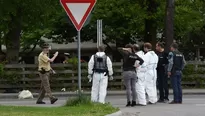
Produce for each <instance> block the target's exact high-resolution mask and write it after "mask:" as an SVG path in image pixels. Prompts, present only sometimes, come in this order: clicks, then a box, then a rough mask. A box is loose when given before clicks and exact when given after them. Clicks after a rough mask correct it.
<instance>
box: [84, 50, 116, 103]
mask: <svg viewBox="0 0 205 116" xmlns="http://www.w3.org/2000/svg"><path fill="white" fill-rule="evenodd" d="M104 51H105V48H104V47H103V46H99V47H98V52H97V53H96V54H95V55H92V57H91V59H90V61H89V63H88V74H89V75H88V79H89V80H90V81H91V80H92V91H91V101H93V102H99V103H103V104H104V103H105V97H106V95H107V86H108V77H109V79H110V80H113V76H112V75H113V69H112V62H111V60H110V58H109V57H108V56H107V55H106V54H105V52H104Z"/></svg>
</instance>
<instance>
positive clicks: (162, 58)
mask: <svg viewBox="0 0 205 116" xmlns="http://www.w3.org/2000/svg"><path fill="white" fill-rule="evenodd" d="M156 51H157V52H156V53H157V55H158V57H159V62H158V65H157V81H158V89H159V95H160V97H159V100H158V102H160V103H164V102H165V103H167V102H168V101H169V98H168V96H169V88H168V77H167V71H166V67H167V65H168V53H166V52H165V51H164V43H163V42H158V43H157V44H156Z"/></svg>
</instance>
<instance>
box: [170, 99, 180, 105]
mask: <svg viewBox="0 0 205 116" xmlns="http://www.w3.org/2000/svg"><path fill="white" fill-rule="evenodd" d="M169 104H179V102H176V101H174V100H173V101H171V102H170V103H169Z"/></svg>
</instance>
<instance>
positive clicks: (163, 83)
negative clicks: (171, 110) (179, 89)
mask: <svg viewBox="0 0 205 116" xmlns="http://www.w3.org/2000/svg"><path fill="white" fill-rule="evenodd" d="M157 81H158V89H159V95H160V98H159V99H160V100H169V98H168V96H169V87H168V77H167V75H166V74H165V71H164V70H157Z"/></svg>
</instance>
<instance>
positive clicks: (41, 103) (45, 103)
mask: <svg viewBox="0 0 205 116" xmlns="http://www.w3.org/2000/svg"><path fill="white" fill-rule="evenodd" d="M36 104H46V103H45V102H42V101H40V102H39V101H37V102H36Z"/></svg>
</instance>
